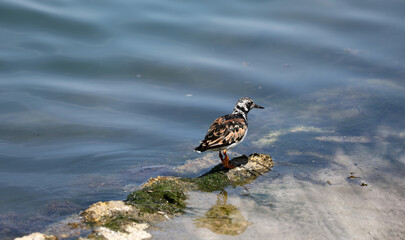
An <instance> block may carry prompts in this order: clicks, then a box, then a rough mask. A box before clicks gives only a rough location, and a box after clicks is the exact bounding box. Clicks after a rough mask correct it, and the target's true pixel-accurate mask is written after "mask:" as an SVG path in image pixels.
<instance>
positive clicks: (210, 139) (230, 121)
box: [194, 97, 264, 169]
mask: <svg viewBox="0 0 405 240" xmlns="http://www.w3.org/2000/svg"><path fill="white" fill-rule="evenodd" d="M253 108H259V109H264V107H262V106H259V105H257V104H255V103H254V102H253V100H252V99H251V98H248V97H243V98H241V99H239V100H238V102H237V103H236V105H235V107H234V109H233V112H232V113H231V114H227V115H225V116H222V117H219V118H217V119H216V120H215V121H214V122H213V123H212V124H211V126H210V127H209V129H208V132H207V134H206V135H205V137H204V139H203V140H202V141H201V142H200V145H199V146H198V147H196V148H194V151H196V152H198V153H202V152H204V151H207V150H208V151H219V158H220V159H221V161H222V165H223V166H224V167H225V168H228V169H229V168H234V166H233V165H232V164H229V157H228V155H226V151H227V150H228V149H230V148H233V147H236V146H237V145H238V144H239V143H241V142H242V141H243V140H244V139H245V137H246V134H247V132H248V121H247V114H248V113H249V111H250V110H252V109H253ZM222 154H223V156H222Z"/></svg>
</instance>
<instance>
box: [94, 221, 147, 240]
mask: <svg viewBox="0 0 405 240" xmlns="http://www.w3.org/2000/svg"><path fill="white" fill-rule="evenodd" d="M148 227H149V225H148V224H147V223H130V224H127V225H125V226H124V227H123V229H124V231H113V230H111V229H109V228H106V227H99V228H97V229H95V234H94V235H96V236H102V237H104V238H106V239H108V240H138V239H139V240H140V239H148V238H151V237H152V235H150V233H148V232H146V231H145V229H147V228H148ZM90 239H97V237H94V238H90Z"/></svg>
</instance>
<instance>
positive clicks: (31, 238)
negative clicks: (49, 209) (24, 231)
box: [14, 232, 58, 240]
mask: <svg viewBox="0 0 405 240" xmlns="http://www.w3.org/2000/svg"><path fill="white" fill-rule="evenodd" d="M14 240H58V238H57V237H55V236H53V235H45V234H43V233H39V232H36V233H31V234H30V235H27V236H24V237H20V238H16V239H14Z"/></svg>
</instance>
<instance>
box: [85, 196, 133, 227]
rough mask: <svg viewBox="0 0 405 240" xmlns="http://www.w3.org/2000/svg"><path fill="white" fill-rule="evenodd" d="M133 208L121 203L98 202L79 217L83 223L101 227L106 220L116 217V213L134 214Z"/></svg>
mask: <svg viewBox="0 0 405 240" xmlns="http://www.w3.org/2000/svg"><path fill="white" fill-rule="evenodd" d="M134 211H136V209H134V207H133V206H130V205H127V204H125V203H124V202H123V201H109V202H98V203H95V204H93V205H91V206H90V207H89V208H88V209H87V210H86V211H84V212H83V213H82V214H81V216H82V217H83V218H84V222H87V223H93V224H96V225H103V224H105V223H106V221H107V220H108V218H110V217H112V216H114V215H117V213H130V212H134Z"/></svg>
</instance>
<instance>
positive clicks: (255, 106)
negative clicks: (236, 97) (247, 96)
mask: <svg viewBox="0 0 405 240" xmlns="http://www.w3.org/2000/svg"><path fill="white" fill-rule="evenodd" d="M253 108H260V109H264V107H262V106H259V105H257V104H255V105H253Z"/></svg>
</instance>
